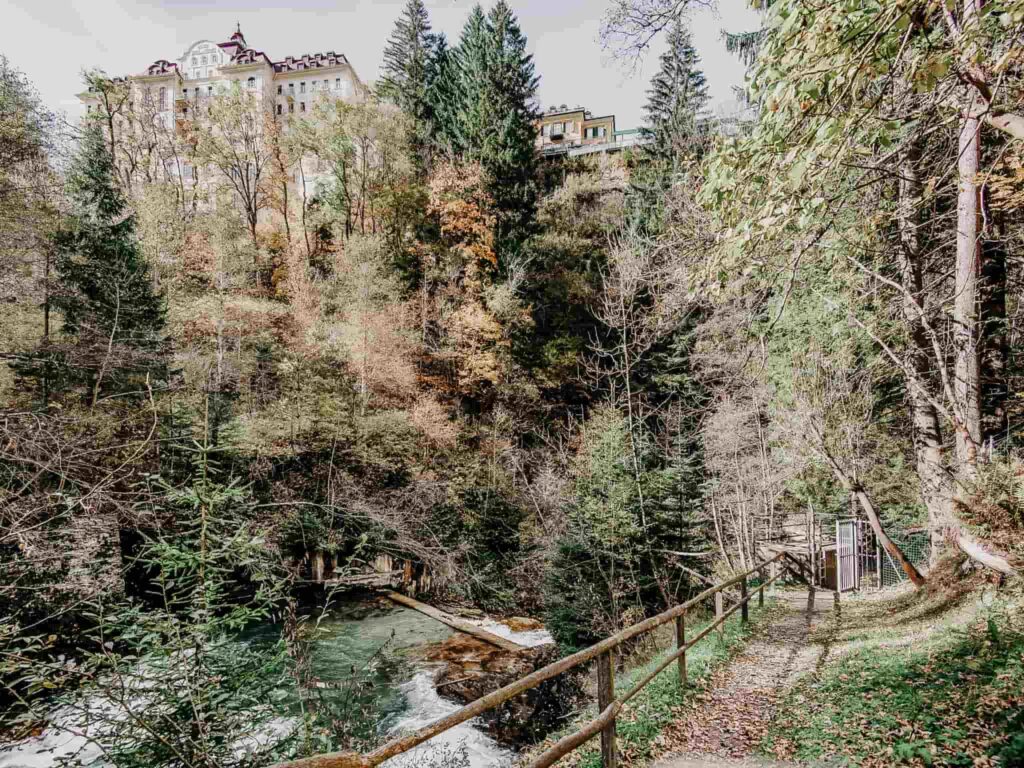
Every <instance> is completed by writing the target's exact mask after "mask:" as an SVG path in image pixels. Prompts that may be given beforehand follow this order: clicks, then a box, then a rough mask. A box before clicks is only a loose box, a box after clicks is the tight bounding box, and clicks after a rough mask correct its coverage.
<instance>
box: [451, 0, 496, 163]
mask: <svg viewBox="0 0 1024 768" xmlns="http://www.w3.org/2000/svg"><path fill="white" fill-rule="evenodd" d="M491 45H492V41H491V30H490V27H489V25H488V23H487V16H486V15H485V14H484V10H483V8H481V7H480V5H479V4H477V5H475V6H473V10H471V11H470V12H469V18H468V19H466V24H465V26H463V28H462V36H461V37H460V38H459V47H458V49H457V50H456V53H455V66H456V69H457V77H458V89H459V106H458V121H457V124H456V126H455V128H456V130H457V132H458V144H459V149H460V151H461V152H462V153H463V154H464V155H465V157H466V158H468V159H470V160H482V159H483V158H482V154H483V147H484V141H485V139H486V138H487V133H488V129H489V128H490V126H489V125H488V119H489V116H490V114H491V110H490V109H489V106H488V99H489V98H490V95H491V89H490V87H489V80H490V75H489V70H488V61H489V58H490V49H491Z"/></svg>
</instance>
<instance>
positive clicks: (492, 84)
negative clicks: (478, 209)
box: [480, 0, 539, 256]
mask: <svg viewBox="0 0 1024 768" xmlns="http://www.w3.org/2000/svg"><path fill="white" fill-rule="evenodd" d="M488 24H489V28H490V29H489V32H490V35H489V37H490V46H489V52H488V53H489V55H488V57H487V73H488V78H487V99H486V102H485V103H486V107H487V109H486V111H485V115H486V117H487V120H486V124H487V131H486V134H485V136H484V142H483V147H482V152H481V156H480V160H481V162H482V164H483V167H484V169H485V170H486V171H487V173H488V175H489V176H490V182H491V184H490V186H491V194H492V195H493V196H494V201H495V205H496V207H497V211H498V220H497V232H496V235H497V244H498V249H499V256H505V255H507V254H508V253H510V252H512V251H515V250H516V249H517V248H518V247H519V246H520V245H521V244H522V242H523V240H525V238H526V237H527V236H528V235H529V233H530V231H531V228H532V226H533V220H534V215H535V214H536V208H537V182H536V171H537V168H536V157H537V155H536V151H535V149H534V139H535V135H536V129H535V128H534V125H535V122H536V120H537V117H538V115H537V109H536V94H537V84H538V82H539V78H538V77H537V75H536V73H535V70H534V65H533V57H532V56H531V55H530V54H528V53H527V52H526V36H525V35H524V34H523V33H522V30H521V29H520V28H519V22H518V21H517V20H516V17H515V14H513V13H512V9H511V8H510V7H509V6H508V3H506V2H505V0H498V3H497V4H496V5H495V6H494V8H492V9H491V12H490V14H489V16H488Z"/></svg>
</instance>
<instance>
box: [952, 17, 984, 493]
mask: <svg viewBox="0 0 1024 768" xmlns="http://www.w3.org/2000/svg"><path fill="white" fill-rule="evenodd" d="M979 10H980V0H964V14H963V21H962V28H963V29H964V30H968V29H970V28H972V27H974V26H975V25H977V23H978V18H977V17H978V12H979ZM979 101H980V97H979V96H978V95H977V94H976V93H975V91H974V90H973V89H971V90H970V92H969V94H968V96H967V97H966V101H965V103H964V113H963V117H962V122H961V124H960V141H959V155H958V159H957V175H958V177H959V182H958V183H959V187H958V193H957V204H956V270H955V272H956V280H955V289H954V303H953V338H954V346H955V351H956V369H955V377H954V394H955V397H956V400H957V402H956V403H955V406H956V408H955V412H956V413H957V415H958V418H959V420H960V421H961V423H960V424H959V425H958V429H957V434H956V458H957V465H958V467H957V469H958V474H959V476H960V479H961V480H962V481H967V482H970V481H972V480H974V478H975V477H976V476H977V468H978V444H979V443H980V442H981V388H980V382H981V375H980V370H979V369H980V354H979V351H980V334H979V329H980V324H979V322H978V268H979V265H980V263H981V248H980V242H979V234H980V233H979V226H978V222H979V219H980V215H981V199H980V195H979V185H978V168H979V166H980V163H981V136H980V130H981V122H980V120H979V119H978V118H977V117H975V116H974V115H976V114H979V113H980V110H978V106H979V104H978V102H979Z"/></svg>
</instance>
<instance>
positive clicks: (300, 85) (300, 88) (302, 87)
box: [299, 82, 306, 93]
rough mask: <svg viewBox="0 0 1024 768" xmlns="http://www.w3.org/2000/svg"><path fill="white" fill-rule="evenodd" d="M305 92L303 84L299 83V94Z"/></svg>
mask: <svg viewBox="0 0 1024 768" xmlns="http://www.w3.org/2000/svg"><path fill="white" fill-rule="evenodd" d="M305 92H306V84H305V82H302V83H299V93H305Z"/></svg>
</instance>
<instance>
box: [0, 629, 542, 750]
mask: <svg viewBox="0 0 1024 768" xmlns="http://www.w3.org/2000/svg"><path fill="white" fill-rule="evenodd" d="M474 623H475V624H477V625H479V626H481V627H482V628H484V629H486V630H488V631H489V632H493V633H494V634H496V635H501V636H502V637H505V638H508V639H509V640H512V641H514V642H517V643H519V644H521V645H524V646H536V645H543V644H545V643H550V642H551V641H552V640H551V635H550V634H548V632H547V631H545V630H532V631H527V632H513V631H512V630H511V629H510V628H509V627H507V626H506V625H504V624H502V623H500V622H497V621H494V620H492V619H481V620H479V621H475V622H474ZM385 630H386V632H387V633H390V632H391V631H392V630H394V631H395V632H396V637H397V646H398V647H399V648H403V647H404V648H411V647H416V646H417V645H420V644H423V643H425V642H433V641H436V640H437V639H440V638H441V637H443V636H446V635H447V634H450V632H448V631H447V627H443V625H439V624H437V623H436V622H433V621H432V620H431V619H427V618H426V617H425V616H423V615H422V614H418V613H415V612H413V611H409V610H407V609H400V610H398V611H395V612H392V613H389V614H387V615H385V616H375V617H371V618H368V619H362V620H359V621H343V622H342V621H339V622H338V623H337V627H336V632H335V633H334V634H333V635H332V636H331V637H330V638H329V640H328V641H326V642H325V643H324V647H323V649H322V650H321V653H322V654H324V655H327V656H329V657H331V658H330V660H331V661H335V663H337V664H338V665H339V666H348V665H349V664H350V660H349V659H348V657H347V656H345V655H344V654H342V653H341V652H340V650H341V649H342V648H346V647H351V646H353V645H356V644H359V645H362V646H366V647H373V646H374V645H375V643H376V642H377V641H378V639H379V637H382V636H384V632H385ZM336 657H343V658H336ZM435 671H436V670H435V669H434V668H431V667H423V666H422V665H421V666H420V667H419V668H418V669H414V670H413V674H412V676H411V678H409V679H407V680H405V681H404V682H401V683H399V684H398V686H397V690H398V692H399V693H400V694H401V698H402V699H403V702H402V706H401V708H400V710H399V711H397V712H395V713H392V714H390V715H388V716H386V717H385V719H384V721H383V723H382V725H383V727H384V728H385V729H386V731H387V733H389V734H393V735H397V734H400V733H408V732H411V731H415V730H416V729H418V728H422V727H423V726H425V725H428V724H429V723H432V722H434V721H435V720H438V719H440V718H442V717H445V716H446V715H449V714H451V713H452V712H455V711H456V710H457V709H459V707H460V706H461V705H460V704H457V703H455V702H452V701H448V700H447V699H444V698H442V697H441V696H439V695H438V693H437V690H436V689H435V687H434V674H435ZM82 702H83V704H81V705H79V706H77V707H75V708H71V707H68V706H60V707H56V708H54V709H53V710H52V711H51V712H50V713H49V714H48V715H47V717H46V719H47V721H48V723H49V725H47V726H46V727H45V728H44V729H43V730H42V732H41V733H40V734H39V735H37V736H32V737H29V738H27V739H23V740H22V741H19V742H15V743H13V744H6V745H0V768H64V766H67V768H109V767H110V765H111V764H110V763H109V762H108V761H106V760H104V759H103V752H102V749H101V748H100V747H99V746H98V745H97V744H96V743H95V742H94V740H95V739H97V738H100V737H102V735H103V734H102V732H101V730H102V728H103V726H102V725H99V724H97V723H95V722H93V723H90V720H93V721H95V720H97V719H99V720H100V721H104V720H106V721H109V720H110V719H111V714H112V713H111V711H110V707H113V706H114V705H113V704H112V703H110V702H109V701H107V700H105V699H104V698H102V697H100V696H92V697H89V696H88V695H87V694H83V699H82ZM100 708H105V711H103V712H100ZM100 714H102V715H103V716H102V717H99V718H97V717H96V715H100ZM292 727H294V721H292V720H290V719H288V718H286V717H276V718H273V719H271V720H269V721H266V722H264V723H263V724H262V725H259V726H256V727H254V728H253V731H252V733H251V734H250V735H248V736H246V737H245V738H244V739H241V740H240V741H239V742H237V744H236V745H235V747H236V754H239V755H240V754H242V753H244V752H246V751H248V750H249V749H251V748H252V747H254V746H256V745H258V744H261V743H267V742H268V741H271V740H275V739H277V738H280V737H281V736H283V735H286V734H287V732H288V730H289V729H291V728H292ZM461 752H464V754H465V757H466V758H467V759H468V765H469V768H490V767H491V766H502V765H508V764H509V763H510V762H511V759H512V756H513V753H512V752H511V751H510V750H508V749H506V748H504V747H502V746H501V745H500V744H498V743H497V742H496V741H495V740H494V739H492V738H491V737H490V736H488V735H487V734H486V733H485V732H484V731H483V730H481V729H480V728H479V727H477V725H476V724H475V723H474V722H473V721H469V722H466V723H462V724H461V725H459V726H457V727H455V728H452V729H451V730H449V731H446V732H445V733H443V734H440V735H438V736H436V737H434V738H433V739H431V740H430V741H429V742H427V743H426V744H422V745H420V746H419V747H417V748H416V749H414V750H412V751H410V752H408V753H406V754H405V755H400V756H398V757H396V758H393V759H392V760H389V761H388V762H387V763H386V764H385V765H387V766H388V768H427V766H431V765H433V764H436V763H439V762H441V761H444V762H449V760H445V758H446V757H450V756H452V755H458V754H459V753H461Z"/></svg>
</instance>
